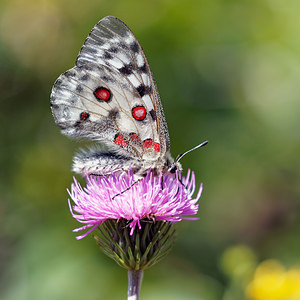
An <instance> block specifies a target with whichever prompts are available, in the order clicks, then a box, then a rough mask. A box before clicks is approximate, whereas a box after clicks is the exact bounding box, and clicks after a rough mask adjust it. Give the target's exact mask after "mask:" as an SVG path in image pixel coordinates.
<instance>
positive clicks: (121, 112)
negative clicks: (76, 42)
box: [51, 17, 169, 160]
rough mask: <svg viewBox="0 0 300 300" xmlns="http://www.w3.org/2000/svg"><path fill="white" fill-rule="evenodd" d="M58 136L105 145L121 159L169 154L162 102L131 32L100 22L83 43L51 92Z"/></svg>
mask: <svg viewBox="0 0 300 300" xmlns="http://www.w3.org/2000/svg"><path fill="white" fill-rule="evenodd" d="M51 106H52V112H53V115H54V118H55V121H56V123H57V124H58V125H59V126H60V127H61V128H62V132H63V133H64V134H66V135H68V136H71V137H87V138H90V139H94V140H98V141H100V142H102V143H104V144H106V145H107V146H108V147H109V148H110V149H112V150H113V149H114V150H116V151H118V152H119V153H123V154H124V155H127V156H128V154H129V155H130V156H136V157H140V158H145V156H146V155H147V158H149V159H151V160H154V159H157V158H158V157H162V156H164V155H165V153H166V152H167V151H168V150H169V135H168V130H167V125H166V122H165V118H164V114H163V110H162V106H161V102H160V99H159V95H158V92H157V88H156V85H155V82H154V79H153V75H152V72H151V69H150V67H149V64H148V61H147V59H146V56H145V54H144V52H143V50H142V48H141V46H140V44H139V43H138V41H137V39H136V38H135V37H134V35H133V33H132V32H131V31H130V29H129V28H128V27H127V26H126V25H125V24H124V23H123V22H122V21H120V20H119V19H117V18H115V17H106V18H104V19H102V20H101V21H100V22H99V23H98V24H97V25H96V26H95V27H94V28H93V30H92V31H91V33H90V34H89V36H88V38H87V39H86V41H85V43H84V45H83V47H82V49H81V51H80V53H79V56H78V58H77V61H76V66H75V67H74V68H72V69H70V70H68V71H67V72H65V73H64V74H62V75H61V76H60V77H59V78H58V79H57V81H56V82H55V84H54V86H53V89H52V94H51Z"/></svg>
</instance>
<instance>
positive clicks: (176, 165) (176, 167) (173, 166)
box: [168, 161, 182, 174]
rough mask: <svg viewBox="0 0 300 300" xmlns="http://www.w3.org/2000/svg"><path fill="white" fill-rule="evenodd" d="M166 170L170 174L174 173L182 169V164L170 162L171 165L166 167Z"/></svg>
mask: <svg viewBox="0 0 300 300" xmlns="http://www.w3.org/2000/svg"><path fill="white" fill-rule="evenodd" d="M168 171H169V172H170V173H171V174H175V173H176V171H178V172H181V171H182V166H181V164H180V162H178V161H174V162H173V163H172V164H171V167H170V168H169V169H168Z"/></svg>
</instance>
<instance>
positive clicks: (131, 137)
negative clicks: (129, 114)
mask: <svg viewBox="0 0 300 300" xmlns="http://www.w3.org/2000/svg"><path fill="white" fill-rule="evenodd" d="M129 137H130V139H131V140H132V141H133V142H137V140H138V136H137V134H136V133H130V135H129Z"/></svg>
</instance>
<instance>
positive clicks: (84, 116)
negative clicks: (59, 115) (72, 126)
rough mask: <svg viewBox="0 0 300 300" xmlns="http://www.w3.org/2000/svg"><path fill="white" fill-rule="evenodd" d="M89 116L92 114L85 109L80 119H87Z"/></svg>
mask: <svg viewBox="0 0 300 300" xmlns="http://www.w3.org/2000/svg"><path fill="white" fill-rule="evenodd" d="M89 116H90V114H89V113H88V112H86V111H84V112H82V113H81V114H80V120H83V121H85V120H86V119H87V118H88V117H89Z"/></svg>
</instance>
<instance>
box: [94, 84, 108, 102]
mask: <svg viewBox="0 0 300 300" xmlns="http://www.w3.org/2000/svg"><path fill="white" fill-rule="evenodd" d="M94 96H95V97H96V98H97V99H98V100H103V101H105V102H108V101H109V100H110V99H111V92H110V91H109V90H108V89H106V88H104V87H99V88H97V89H96V90H95V91H94Z"/></svg>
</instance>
